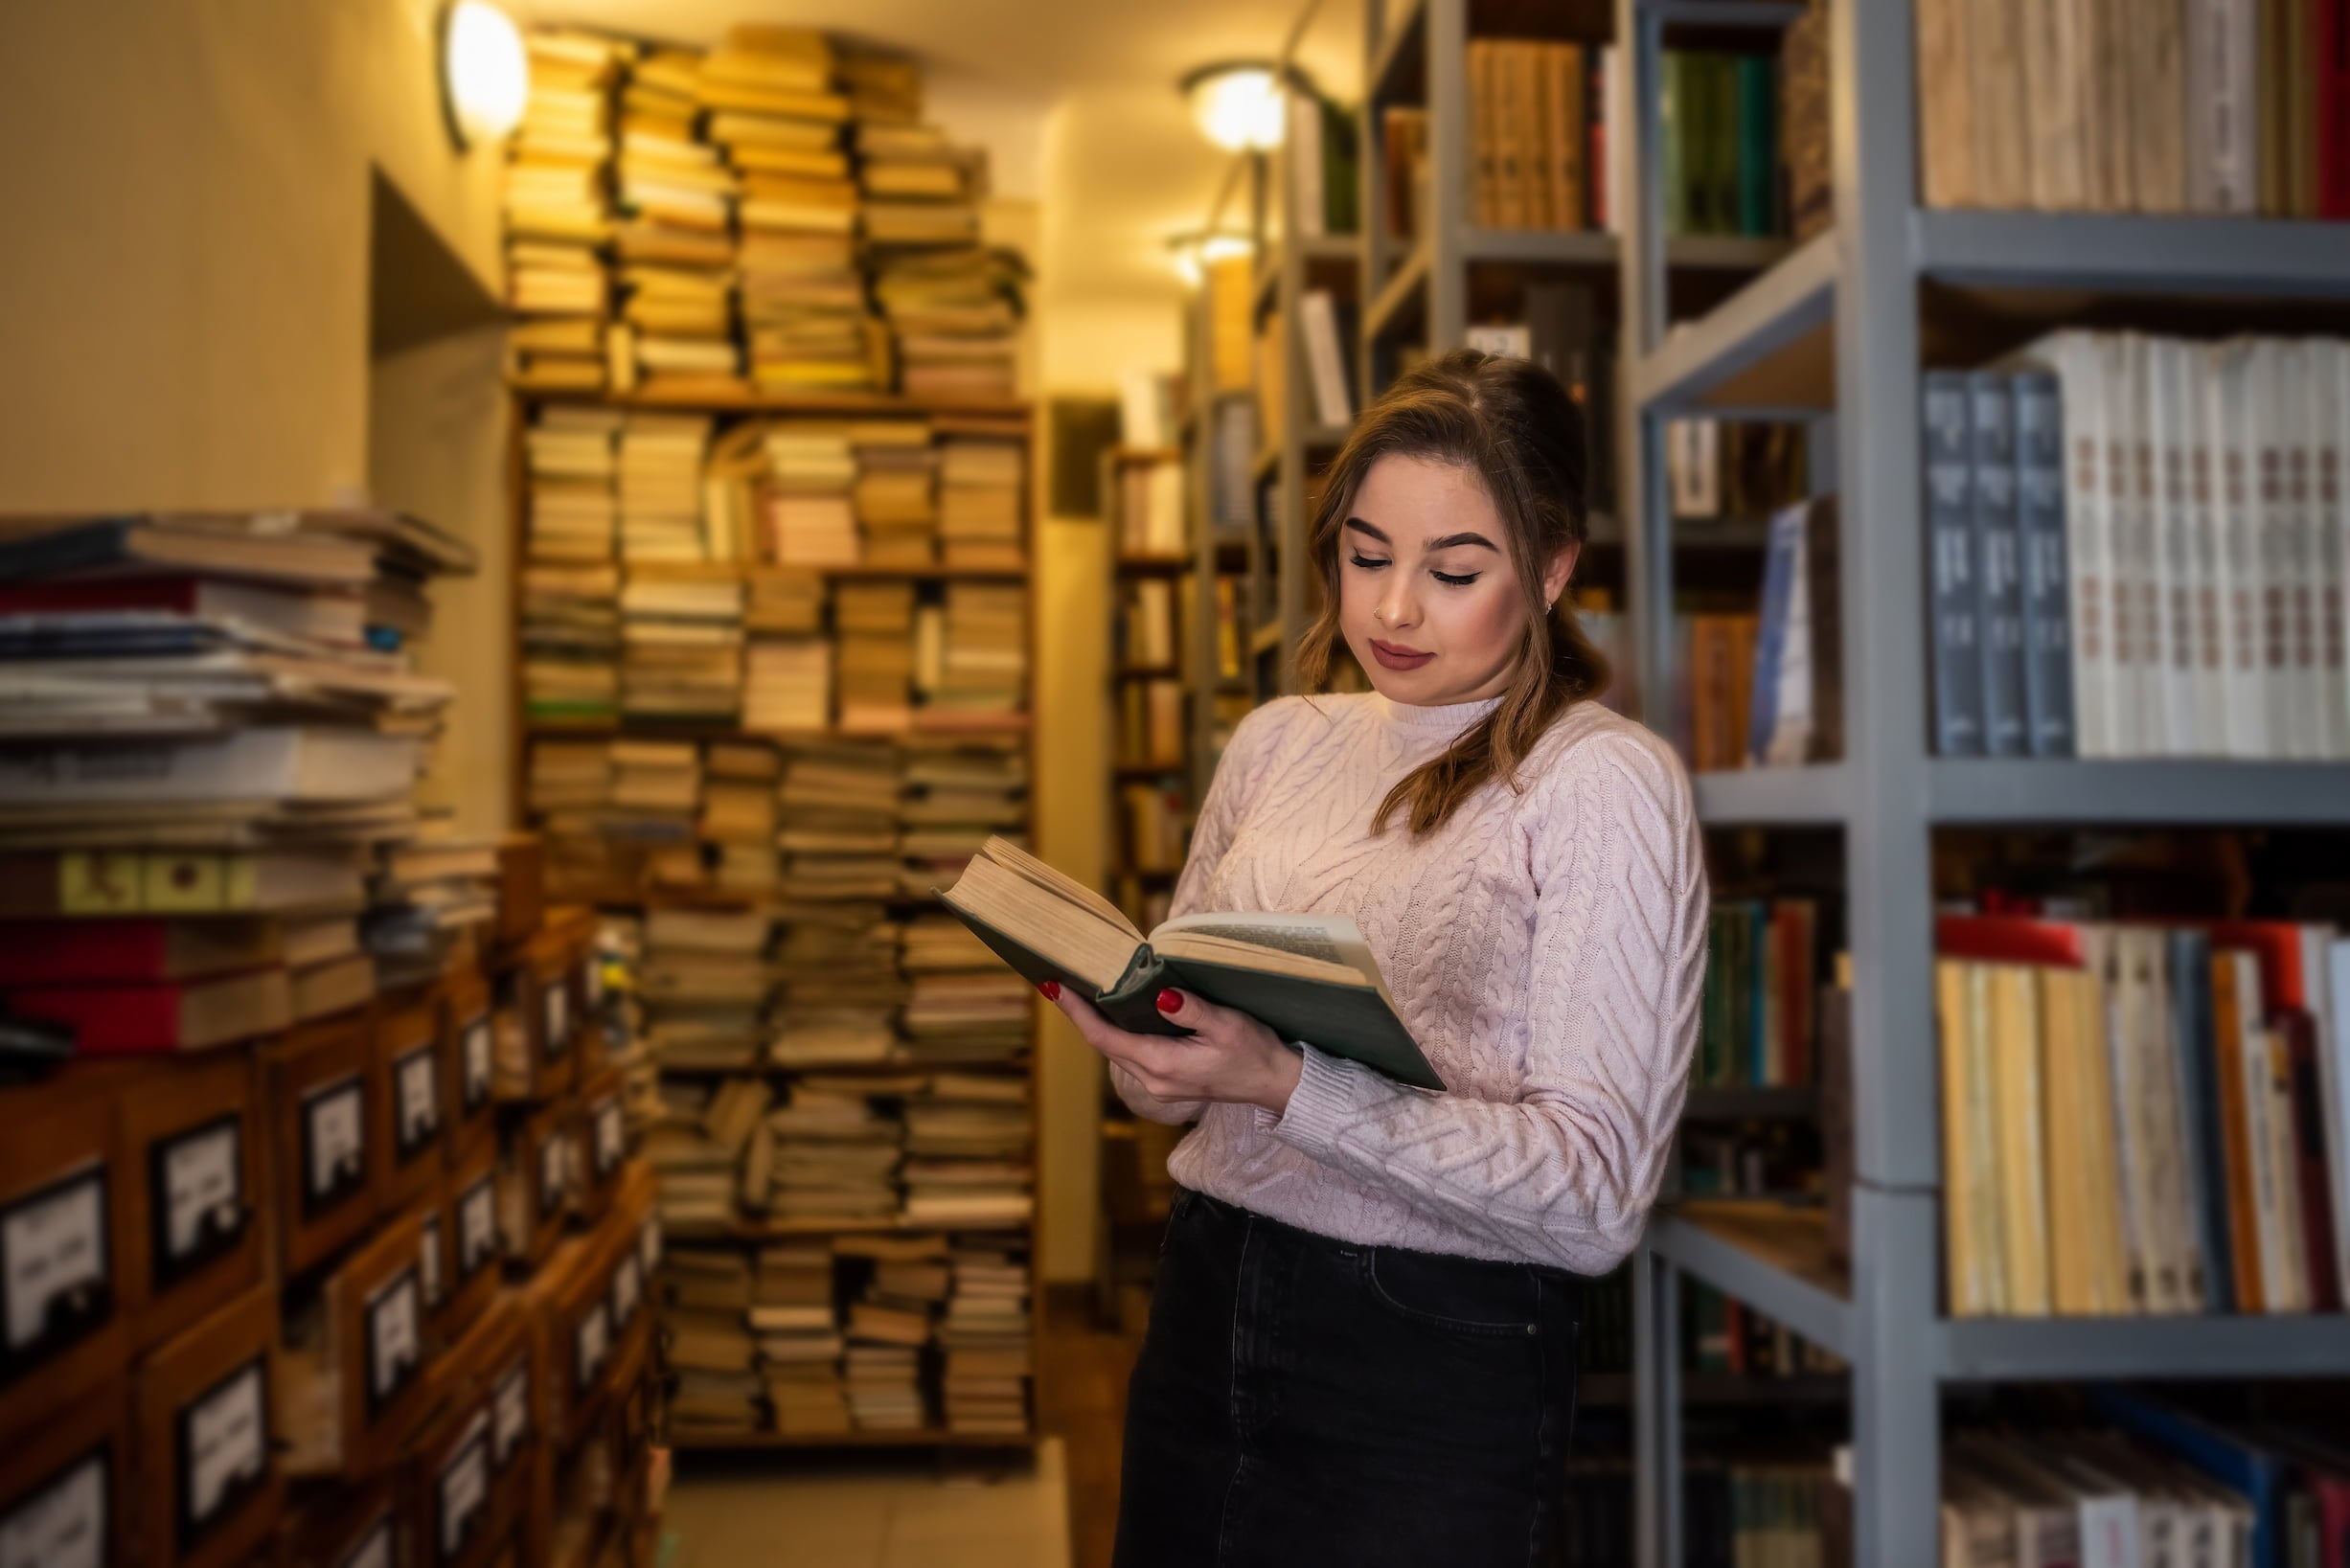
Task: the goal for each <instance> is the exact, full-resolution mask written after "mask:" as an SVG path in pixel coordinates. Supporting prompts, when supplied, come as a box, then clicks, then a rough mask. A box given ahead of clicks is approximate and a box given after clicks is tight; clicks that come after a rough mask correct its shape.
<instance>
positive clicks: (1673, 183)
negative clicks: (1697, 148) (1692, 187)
mask: <svg viewBox="0 0 2350 1568" xmlns="http://www.w3.org/2000/svg"><path fill="white" fill-rule="evenodd" d="M1689 77H1690V72H1689V57H1688V56H1687V55H1685V54H1683V53H1681V52H1680V51H1678V50H1674V51H1671V52H1668V53H1667V54H1666V56H1665V62H1664V79H1665V80H1664V91H1663V93H1662V94H1661V95H1660V102H1659V106H1658V109H1657V127H1658V133H1659V134H1658V140H1659V141H1661V142H1662V143H1663V146H1662V147H1661V148H1658V149H1657V150H1658V162H1657V167H1658V168H1659V169H1661V170H1663V171H1664V174H1663V178H1664V188H1665V233H1666V235H1667V236H1669V237H1670V236H1678V235H1684V234H1690V233H1693V232H1694V230H1693V228H1692V225H1691V222H1690V210H1689V206H1690V204H1689V168H1688V162H1689V150H1688V149H1689V135H1688V121H1689Z"/></svg>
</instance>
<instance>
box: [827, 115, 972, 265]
mask: <svg viewBox="0 0 2350 1568" xmlns="http://www.w3.org/2000/svg"><path fill="white" fill-rule="evenodd" d="M856 152H857V165H858V167H857V180H858V184H859V186H860V188H861V190H862V193H863V195H864V228H865V239H866V241H867V242H868V243H870V244H872V245H875V246H909V245H921V246H936V245H948V246H964V245H972V244H976V243H977V242H978V239H979V209H978V208H977V206H976V205H974V202H973V198H974V197H975V196H976V195H977V194H978V191H977V190H976V187H977V185H978V184H979V183H980V182H979V180H978V179H977V178H975V175H976V174H977V173H978V170H979V162H980V158H981V154H978V153H976V152H958V151H957V150H956V149H954V148H950V147H948V146H947V138H946V136H945V134H944V133H942V132H940V131H938V130H936V129H934V128H932V127H931V126H928V125H887V124H862V125H858V126H857V127H856Z"/></svg>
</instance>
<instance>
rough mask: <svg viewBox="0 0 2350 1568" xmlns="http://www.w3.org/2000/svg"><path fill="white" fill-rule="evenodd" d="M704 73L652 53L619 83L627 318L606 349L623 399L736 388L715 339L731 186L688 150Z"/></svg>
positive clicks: (638, 57)
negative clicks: (634, 393)
mask: <svg viewBox="0 0 2350 1568" xmlns="http://www.w3.org/2000/svg"><path fill="white" fill-rule="evenodd" d="M701 73H702V57H701V56H700V55H699V54H698V53H697V52H696V51H693V50H687V49H672V48H648V49H641V50H636V51H633V52H632V57H631V58H630V60H629V62H628V66H627V72H626V74H625V77H624V79H623V80H622V82H621V86H620V141H621V148H622V162H623V166H624V167H623V171H622V181H621V185H622V201H621V209H622V212H621V216H620V219H619V221H618V222H617V223H616V224H615V225H614V230H613V236H612V249H613V251H614V252H615V253H616V254H617V256H618V258H619V261H620V265H621V273H620V276H621V281H622V283H623V284H626V285H627V288H628V291H629V304H630V306H631V307H632V308H631V310H630V316H631V321H630V323H629V324H627V325H624V326H620V327H616V328H615V329H614V337H615V339H616V341H615V342H613V343H612V344H610V345H607V355H606V357H607V358H608V360H609V361H610V364H611V368H612V376H613V383H614V385H615V386H616V387H617V388H618V389H619V390H623V391H628V390H633V389H634V388H635V387H636V386H637V384H638V383H639V381H640V380H641V381H643V382H644V383H645V384H646V385H648V386H650V387H655V388H662V389H667V390H669V391H672V392H676V393H694V392H710V391H725V390H730V389H731V388H733V387H735V386H736V385H738V384H739V382H738V381H737V379H736V374H735V373H736V372H737V371H738V370H739V368H740V361H739V357H738V355H737V353H736V350H735V345H734V342H733V338H732V335H731V323H730V324H729V328H728V330H725V331H722V332H720V333H719V334H718V335H715V336H714V335H712V331H711V328H712V325H713V323H714V321H715V320H716V319H717V315H718V313H719V312H720V311H724V310H726V308H727V295H728V291H729V288H730V280H731V274H732V268H733V265H734V237H733V235H732V234H731V233H729V232H728V228H727V224H726V222H725V217H724V215H725V212H726V210H727V209H728V208H729V207H730V206H731V205H732V195H733V182H732V177H731V175H729V174H728V172H727V171H726V170H723V169H720V168H718V167H717V166H716V164H715V161H714V160H713V159H712V158H710V156H709V155H708V154H707V153H706V152H705V151H703V150H700V148H699V144H698V143H697V142H696V140H695V136H694V126H695V122H696V117H697V116H698V115H699V114H700V112H701V106H700V103H699V102H698V100H697V93H698V90H699V87H700V83H701ZM714 301H715V302H716V304H717V309H716V310H714V308H713V302H714Z"/></svg>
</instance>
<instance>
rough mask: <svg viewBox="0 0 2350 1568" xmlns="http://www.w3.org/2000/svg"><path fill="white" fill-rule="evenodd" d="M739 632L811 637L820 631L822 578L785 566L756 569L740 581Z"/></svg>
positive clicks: (822, 612) (821, 625)
mask: <svg viewBox="0 0 2350 1568" xmlns="http://www.w3.org/2000/svg"><path fill="white" fill-rule="evenodd" d="M743 590H744V592H745V594H746V595H747V598H746V600H745V602H744V604H743V609H742V629H743V630H745V631H748V632H751V633H753V634H754V635H757V634H761V633H765V634H769V635H773V636H779V637H813V636H815V635H816V634H817V633H819V632H821V631H823V630H824V602H825V593H824V577H823V575H822V574H821V573H817V572H803V571H797V570H793V569H791V568H788V567H762V568H756V569H754V570H753V571H751V572H750V574H749V575H748V576H747V577H746V578H745V579H743Z"/></svg>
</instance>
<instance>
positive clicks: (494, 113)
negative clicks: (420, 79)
mask: <svg viewBox="0 0 2350 1568" xmlns="http://www.w3.org/2000/svg"><path fill="white" fill-rule="evenodd" d="M530 96H531V58H530V55H529V53H528V52H527V51H525V50H524V49H523V47H522V34H520V33H519V32H517V31H515V28H514V24H513V19H512V18H510V17H509V16H508V15H507V14H506V13H505V12H504V11H500V10H498V8H497V7H495V6H493V5H490V4H489V3H488V0H456V3H455V4H453V5H451V6H450V7H449V8H448V10H447V11H444V12H443V13H442V16H441V99H442V107H443V108H444V109H445V110H446V111H447V113H448V124H449V131H450V133H451V134H452V135H453V136H454V137H455V138H456V140H457V145H458V146H459V147H460V148H470V147H481V146H495V145H496V144H497V143H499V142H502V141H504V140H505V139H506V138H507V137H509V136H511V135H513V129H514V127H515V126H516V125H520V124H522V107H523V104H524V103H525V102H527V101H528V100H529V98H530Z"/></svg>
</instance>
